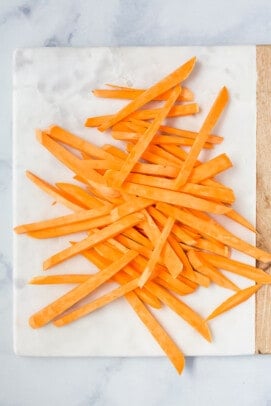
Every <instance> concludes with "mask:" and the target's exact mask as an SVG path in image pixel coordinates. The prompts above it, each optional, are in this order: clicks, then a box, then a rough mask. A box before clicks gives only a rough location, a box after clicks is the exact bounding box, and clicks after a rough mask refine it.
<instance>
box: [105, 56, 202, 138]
mask: <svg viewBox="0 0 271 406" xmlns="http://www.w3.org/2000/svg"><path fill="white" fill-rule="evenodd" d="M195 62H196V58H195V57H194V58H192V59H190V60H189V61H187V62H186V63H185V64H183V65H182V66H180V67H179V68H178V69H176V70H175V71H174V72H172V73H170V74H169V75H168V76H166V77H164V78H163V79H162V80H160V81H158V82H157V83H155V84H154V85H153V86H151V87H149V88H148V89H147V90H145V91H144V92H143V93H142V94H141V95H139V96H138V97H137V98H136V99H134V100H132V101H131V102H130V103H128V104H127V105H126V106H125V107H123V108H122V109H121V110H119V111H118V112H117V113H116V114H115V115H114V116H113V117H112V118H111V119H109V120H107V121H106V122H104V123H103V125H101V126H100V128H99V129H100V130H101V131H104V130H107V129H108V128H109V127H112V126H113V125H114V124H116V123H118V122H119V121H121V120H123V119H125V118H126V117H127V116H129V115H130V114H131V113H133V112H134V111H136V110H138V109H139V108H140V107H142V106H144V105H145V104H147V103H148V102H149V101H151V100H153V99H154V98H155V97H157V96H159V95H160V94H163V93H165V92H166V91H168V90H169V89H172V88H173V87H174V86H176V85H178V84H179V83H180V82H182V81H183V80H185V79H186V78H187V77H188V76H189V75H190V73H191V71H192V70H193V68H194V65H195ZM177 97H179V94H178V96H177ZM169 98H170V96H169V97H168V99H169Z"/></svg>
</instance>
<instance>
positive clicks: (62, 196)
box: [26, 171, 85, 211]
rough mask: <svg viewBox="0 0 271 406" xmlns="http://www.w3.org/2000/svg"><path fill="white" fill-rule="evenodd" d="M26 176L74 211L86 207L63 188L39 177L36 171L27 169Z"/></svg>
mask: <svg viewBox="0 0 271 406" xmlns="http://www.w3.org/2000/svg"><path fill="white" fill-rule="evenodd" d="M26 176H27V178H28V179H30V180H31V181H32V182H33V183H34V184H35V185H36V186H38V187H39V188H40V189H41V190H43V191H44V192H46V193H47V194H48V195H50V196H52V197H53V198H54V199H55V200H56V201H57V202H59V203H61V204H63V205H64V206H66V207H67V208H68V209H71V210H73V211H81V210H82V208H85V207H84V206H83V205H81V204H80V203H79V202H75V201H74V199H73V198H71V197H69V196H68V195H67V194H65V193H63V192H62V191H61V190H59V189H57V188H56V187H54V186H53V185H51V184H50V183H48V182H46V181H45V180H43V179H41V178H39V177H38V176H37V175H34V173H32V172H30V171H26Z"/></svg>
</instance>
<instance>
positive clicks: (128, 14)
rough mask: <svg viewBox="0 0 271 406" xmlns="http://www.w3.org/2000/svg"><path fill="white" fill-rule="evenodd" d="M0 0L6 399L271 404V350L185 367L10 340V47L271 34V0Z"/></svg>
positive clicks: (243, 39) (233, 40) (1, 315)
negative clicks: (37, 348) (49, 354)
mask: <svg viewBox="0 0 271 406" xmlns="http://www.w3.org/2000/svg"><path fill="white" fill-rule="evenodd" d="M186 3H187V2H186V1H177V0H175V1H166V2H165V1H162V0H157V1H155V0H152V1H129V0H127V1H124V0H111V1H106V0H99V1H83V0H81V1H80V0H78V1H71V0H70V1H64V0H59V1H57V2H56V1H53V0H51V1H45V0H40V1H38V0H36V1H34V0H32V1H31V0H30V1H27V0H26V1H24V2H22V1H19V0H1V1H0V38H1V41H0V55H1V63H0V78H1V91H0V106H1V108H0V124H1V135H0V228H1V233H0V405H1V406H2V405H3V406H9V405H16V406H17V405H18V406H21V405H22V406H24V405H27V406H28V405H30V406H32V405H37V404H38V405H41V406H43V405H46V406H47V405H52V406H54V405H67V406H70V405H71V406H74V405H80V406H85V405H91V406H92V405H95V406H107V405H110V406H111V405H113V406H122V405H126V404H129V405H130V406H132V405H138V404H144V405H151V406H152V405H154V406H160V405H162V406H163V405H168V406H175V405H188V406H189V405H192V406H194V405H199V404H200V405H207V404H208V406H210V405H211V406H212V405H217V404H220V405H223V406H224V405H225V406H226V405H233V406H235V405H240V406H247V405H251V406H254V405H255V406H256V405H257V406H258V405H259V406H265V405H269V406H270V404H271V386H270V369H271V358H270V357H269V356H253V357H233V358H231V357H227V358H220V357H219V358H208V357H200V358H188V360H187V368H186V370H185V372H184V374H183V375H182V376H181V377H179V376H177V374H176V373H175V371H174V369H173V368H172V367H171V365H170V364H169V363H168V361H167V360H166V359H164V358H154V359H148V360H146V358H137V359H135V358H129V359H126V358H111V359H110V358H96V359H95V358H91V359H90V358H74V359H69V358H63V359H60V358H58V359H56V358H21V357H18V356H15V355H14V354H13V349H12V284H11V279H12V233H11V218H12V203H11V201H12V200H11V193H12V173H11V148H12V136H11V129H12V120H11V113H12V100H11V89H12V83H11V72H12V70H11V62H12V52H13V49H14V48H18V47H33V46H94V45H103V46H105V45H106V46H116V45H193V44H202V45H208V44H210V45H211V44H212V45H215V44H253V43H270V42H271V3H270V1H269V0H260V1H257V2H256V1H251V0H235V1H225V0H224V1H220V2H215V1H213V0H207V1H205V2H201V1H199V0H198V1H190V2H189V6H187V4H186Z"/></svg>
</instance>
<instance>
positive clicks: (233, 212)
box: [225, 209, 256, 233]
mask: <svg viewBox="0 0 271 406" xmlns="http://www.w3.org/2000/svg"><path fill="white" fill-rule="evenodd" d="M225 216H227V217H229V218H230V219H231V220H233V221H236V222H237V223H239V224H241V225H242V226H243V227H246V228H248V229H249V230H250V231H253V232H254V233H256V228H255V226H254V225H253V224H251V223H250V222H249V221H248V220H247V219H246V218H245V217H243V216H242V215H241V214H240V213H238V212H237V211H236V210H234V209H232V210H231V211H229V212H228V213H226V214H225Z"/></svg>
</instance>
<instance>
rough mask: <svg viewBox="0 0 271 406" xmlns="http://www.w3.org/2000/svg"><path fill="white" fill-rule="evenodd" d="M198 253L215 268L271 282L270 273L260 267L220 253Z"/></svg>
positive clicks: (262, 281) (258, 280) (255, 279)
mask: <svg viewBox="0 0 271 406" xmlns="http://www.w3.org/2000/svg"><path fill="white" fill-rule="evenodd" d="M198 255H199V257H200V258H203V259H204V260H205V261H206V262H207V263H210V264H211V265H213V266H215V267H217V268H220V269H224V270H225V271H228V272H233V273H236V274H237V275H240V276H243V277H244V278H248V279H251V280H253V281H255V282H257V283H261V284H266V283H271V275H269V274H267V273H266V272H264V271H262V270H261V269H260V268H256V267H254V266H251V265H248V264H244V263H242V262H239V261H236V260H234V259H231V258H225V257H221V256H220V255H215V254H210V253H207V252H199V253H198Z"/></svg>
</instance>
